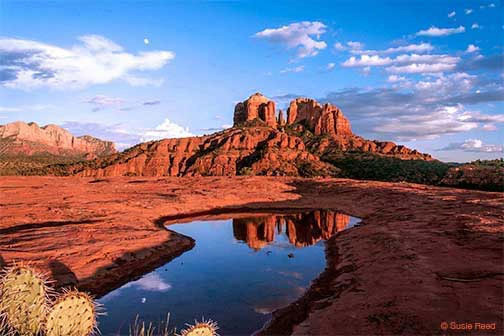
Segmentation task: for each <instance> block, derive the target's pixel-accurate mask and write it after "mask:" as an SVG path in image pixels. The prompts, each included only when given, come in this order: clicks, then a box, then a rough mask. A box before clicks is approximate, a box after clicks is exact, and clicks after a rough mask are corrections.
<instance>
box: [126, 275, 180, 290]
mask: <svg viewBox="0 0 504 336" xmlns="http://www.w3.org/2000/svg"><path fill="white" fill-rule="evenodd" d="M129 287H138V289H143V290H146V291H151V292H166V291H167V290H170V289H171V288H172V286H171V285H170V284H169V283H167V282H165V281H164V280H163V279H161V277H160V276H159V275H158V274H156V273H149V274H147V275H146V276H144V277H142V278H141V279H139V280H136V281H132V282H130V283H128V284H126V285H125V286H123V287H122V288H129Z"/></svg>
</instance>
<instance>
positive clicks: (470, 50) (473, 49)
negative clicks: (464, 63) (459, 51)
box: [466, 44, 480, 53]
mask: <svg viewBox="0 0 504 336" xmlns="http://www.w3.org/2000/svg"><path fill="white" fill-rule="evenodd" d="M479 50H480V48H479V47H477V46H475V45H474V44H469V45H468V46H467V49H466V52H467V53H473V52H476V51H479Z"/></svg>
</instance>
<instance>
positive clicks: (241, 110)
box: [233, 92, 277, 127]
mask: <svg viewBox="0 0 504 336" xmlns="http://www.w3.org/2000/svg"><path fill="white" fill-rule="evenodd" d="M254 119H259V120H262V121H264V122H265V123H266V124H267V125H268V126H271V127H276V126H277V120H276V116H275V102H274V101H272V100H269V99H268V98H266V97H265V96H263V95H262V94H260V93H259V92H257V93H254V94H253V95H251V96H250V97H249V98H248V99H247V100H245V101H244V102H240V103H238V104H236V106H235V111H234V120H233V122H234V125H235V126H236V125H239V124H242V123H244V122H246V121H251V120H254Z"/></svg>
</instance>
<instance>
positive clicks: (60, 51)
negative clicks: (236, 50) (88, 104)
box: [0, 35, 175, 89]
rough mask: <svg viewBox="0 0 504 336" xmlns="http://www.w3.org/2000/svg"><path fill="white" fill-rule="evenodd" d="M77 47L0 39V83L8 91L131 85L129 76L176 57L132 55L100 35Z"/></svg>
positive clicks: (84, 39)
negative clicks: (121, 82) (116, 82)
mask: <svg viewBox="0 0 504 336" xmlns="http://www.w3.org/2000/svg"><path fill="white" fill-rule="evenodd" d="M79 40H80V44H77V45H74V46H72V47H70V48H62V47H57V46H54V45H50V44H45V43H41V42H37V41H31V40H21V39H11V38H1V39H0V52H2V53H3V54H5V55H7V56H8V57H4V58H2V60H1V61H0V72H3V73H4V74H6V75H7V76H4V77H6V78H7V79H6V80H3V81H2V82H0V83H1V84H2V85H4V86H6V87H10V88H22V89H30V88H37V87H51V88H57V89H67V88H82V87H87V86H90V85H94V84H104V83H108V82H111V81H113V80H126V81H127V82H131V78H135V77H132V76H133V75H132V73H133V72H138V71H149V70H157V69H160V68H162V67H163V66H164V65H166V63H168V62H169V61H170V60H172V59H173V58H174V57H175V54H174V53H173V52H171V51H150V52H140V53H138V54H131V53H127V52H125V51H124V49H123V48H122V47H121V46H120V45H118V44H116V43H115V42H113V41H111V40H109V39H107V38H105V37H103V36H99V35H86V36H82V37H80V38H79ZM137 78H138V77H137Z"/></svg>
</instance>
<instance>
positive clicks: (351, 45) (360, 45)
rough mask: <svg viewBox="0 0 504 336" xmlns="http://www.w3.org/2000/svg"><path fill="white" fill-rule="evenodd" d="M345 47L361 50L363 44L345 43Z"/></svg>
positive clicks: (355, 42)
mask: <svg viewBox="0 0 504 336" xmlns="http://www.w3.org/2000/svg"><path fill="white" fill-rule="evenodd" d="M347 45H348V46H349V47H350V49H362V48H363V47H364V44H363V43H361V42H357V41H349V42H347Z"/></svg>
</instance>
